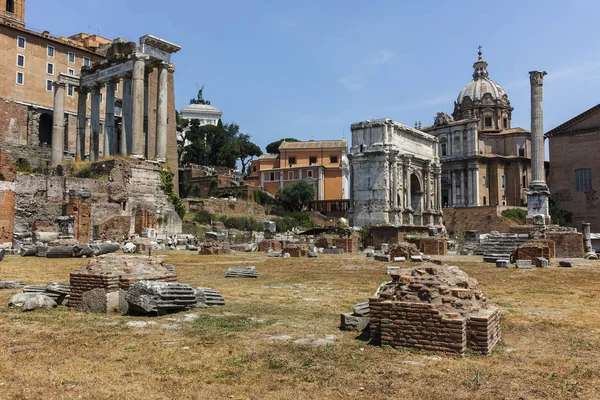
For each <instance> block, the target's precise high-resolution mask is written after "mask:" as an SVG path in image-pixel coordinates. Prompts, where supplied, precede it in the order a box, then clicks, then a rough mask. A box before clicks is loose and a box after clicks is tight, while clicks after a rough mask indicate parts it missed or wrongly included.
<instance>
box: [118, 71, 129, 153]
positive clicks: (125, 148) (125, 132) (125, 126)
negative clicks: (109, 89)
mask: <svg viewBox="0 0 600 400" xmlns="http://www.w3.org/2000/svg"><path fill="white" fill-rule="evenodd" d="M122 115H123V118H122V120H123V123H122V124H121V142H120V143H119V152H120V153H121V155H123V156H126V155H127V154H129V153H130V152H131V73H129V72H128V73H127V74H125V77H124V78H123V106H122Z"/></svg>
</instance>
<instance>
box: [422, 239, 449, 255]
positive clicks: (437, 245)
mask: <svg viewBox="0 0 600 400" xmlns="http://www.w3.org/2000/svg"><path fill="white" fill-rule="evenodd" d="M420 249H421V251H422V252H423V253H424V254H427V255H430V256H445V255H446V254H448V241H447V240H445V239H438V238H424V239H421V247H420Z"/></svg>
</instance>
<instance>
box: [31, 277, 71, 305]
mask: <svg viewBox="0 0 600 400" xmlns="http://www.w3.org/2000/svg"><path fill="white" fill-rule="evenodd" d="M23 293H36V294H43V295H45V296H48V297H50V298H51V299H52V300H54V301H55V302H56V304H58V305H61V306H66V305H67V304H68V302H69V297H70V295H71V287H70V286H69V284H68V283H64V282H50V283H48V284H47V285H27V286H24V287H23Z"/></svg>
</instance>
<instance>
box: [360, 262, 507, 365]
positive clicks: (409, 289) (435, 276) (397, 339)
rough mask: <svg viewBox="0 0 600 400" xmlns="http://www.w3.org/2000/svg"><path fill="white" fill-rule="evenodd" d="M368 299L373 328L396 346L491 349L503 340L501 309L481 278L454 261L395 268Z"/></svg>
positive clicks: (376, 336) (384, 341) (383, 340)
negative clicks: (487, 295)
mask: <svg viewBox="0 0 600 400" xmlns="http://www.w3.org/2000/svg"><path fill="white" fill-rule="evenodd" d="M390 274H391V277H392V281H390V282H386V283H384V284H382V285H381V286H380V287H379V289H378V291H377V294H376V296H374V297H372V298H370V299H369V307H370V324H369V326H370V333H371V337H372V339H373V340H374V341H375V342H380V343H381V344H382V345H389V346H392V347H413V348H418V349H423V350H430V351H444V352H455V353H463V352H464V351H465V350H466V348H467V347H468V348H470V349H472V350H473V351H477V352H481V353H484V354H489V353H490V352H491V350H492V348H493V347H494V346H495V345H496V344H497V343H498V341H499V340H500V312H499V310H498V308H497V307H494V306H491V305H488V304H487V303H486V299H485V296H484V295H483V293H482V292H481V289H480V288H479V284H478V282H477V281H476V280H475V279H473V278H470V277H469V276H468V275H467V274H466V273H464V272H463V271H461V270H460V269H459V268H457V267H453V266H438V265H435V264H427V265H423V266H421V267H417V268H402V269H399V270H396V271H391V273H390Z"/></svg>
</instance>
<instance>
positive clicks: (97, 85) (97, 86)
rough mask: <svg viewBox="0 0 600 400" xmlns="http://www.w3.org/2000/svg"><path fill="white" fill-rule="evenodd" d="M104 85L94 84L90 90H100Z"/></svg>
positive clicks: (101, 83) (102, 83)
mask: <svg viewBox="0 0 600 400" xmlns="http://www.w3.org/2000/svg"><path fill="white" fill-rule="evenodd" d="M104 85H105V83H104V82H95V83H94V86H93V87H92V89H98V90H100V89H102V88H103V87H104Z"/></svg>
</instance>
